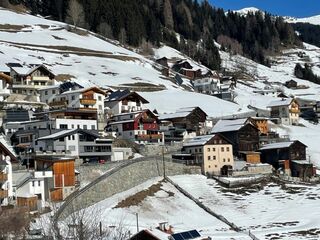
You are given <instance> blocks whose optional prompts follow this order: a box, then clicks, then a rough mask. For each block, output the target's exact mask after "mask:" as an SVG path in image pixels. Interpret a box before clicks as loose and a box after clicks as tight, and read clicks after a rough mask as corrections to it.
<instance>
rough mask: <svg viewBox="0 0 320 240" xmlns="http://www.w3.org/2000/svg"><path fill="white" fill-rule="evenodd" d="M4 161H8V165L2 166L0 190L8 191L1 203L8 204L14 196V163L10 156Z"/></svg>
mask: <svg viewBox="0 0 320 240" xmlns="http://www.w3.org/2000/svg"><path fill="white" fill-rule="evenodd" d="M3 161H5V162H6V165H5V166H2V170H0V175H1V177H2V178H3V180H2V181H1V182H0V191H2V193H5V192H7V196H6V197H5V198H3V201H2V204H1V205H8V204H9V203H10V202H11V200H12V198H13V186H12V185H13V184H12V165H11V162H10V157H8V156H7V157H5V158H4V160H3ZM0 199H1V198H0Z"/></svg>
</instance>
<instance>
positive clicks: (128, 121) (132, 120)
mask: <svg viewBox="0 0 320 240" xmlns="http://www.w3.org/2000/svg"><path fill="white" fill-rule="evenodd" d="M130 122H134V119H131V120H123V121H118V122H111V123H108V125H116V124H122V123H130Z"/></svg>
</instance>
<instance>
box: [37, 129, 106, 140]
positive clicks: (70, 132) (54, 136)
mask: <svg viewBox="0 0 320 240" xmlns="http://www.w3.org/2000/svg"><path fill="white" fill-rule="evenodd" d="M76 133H80V134H88V135H91V136H94V137H96V138H98V137H99V136H100V135H99V134H98V132H97V131H94V130H90V131H88V130H84V129H68V130H62V131H59V132H57V133H53V134H51V135H48V136H45V137H41V138H38V139H37V141H42V140H57V139H59V138H63V137H66V136H70V135H73V134H76Z"/></svg>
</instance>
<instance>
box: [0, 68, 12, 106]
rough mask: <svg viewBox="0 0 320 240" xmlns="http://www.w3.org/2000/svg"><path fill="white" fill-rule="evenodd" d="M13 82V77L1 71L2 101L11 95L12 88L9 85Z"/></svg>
mask: <svg viewBox="0 0 320 240" xmlns="http://www.w3.org/2000/svg"><path fill="white" fill-rule="evenodd" d="M11 83H12V78H11V77H10V76H9V75H7V74H5V73H3V72H0V101H4V100H5V99H6V98H7V97H8V96H10V93H11V91H10V89H9V86H10V84H11Z"/></svg>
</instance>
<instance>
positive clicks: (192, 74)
mask: <svg viewBox="0 0 320 240" xmlns="http://www.w3.org/2000/svg"><path fill="white" fill-rule="evenodd" d="M178 72H179V73H180V74H182V75H184V76H186V77H187V78H190V79H191V80H194V79H196V78H201V77H202V71H201V69H197V70H194V69H188V68H181V69H180V70H179V71H178Z"/></svg>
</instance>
